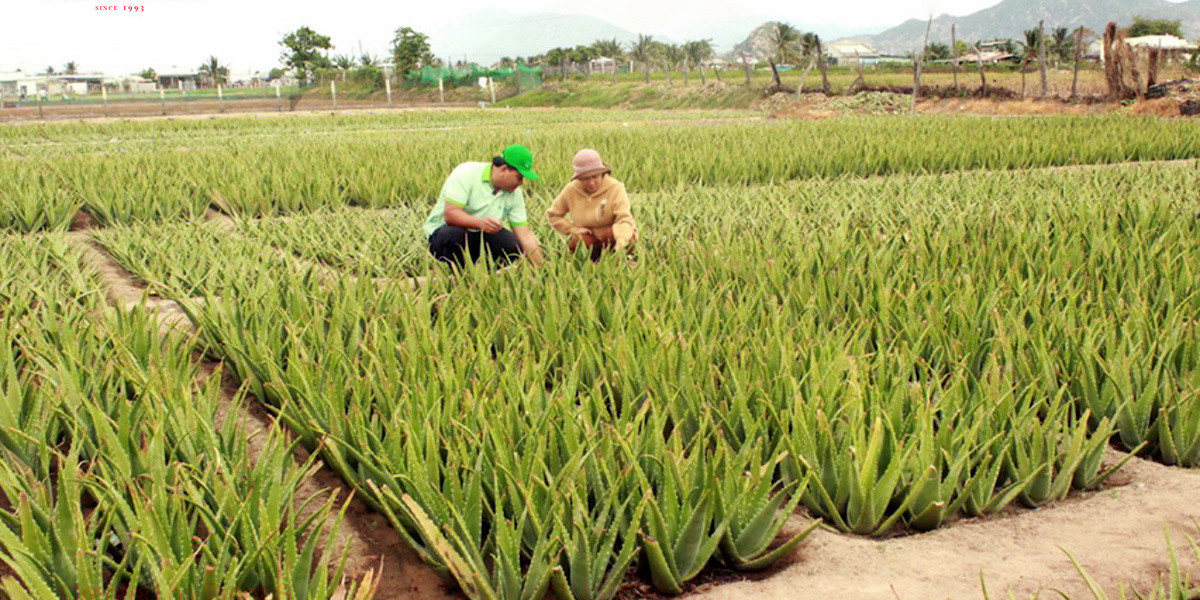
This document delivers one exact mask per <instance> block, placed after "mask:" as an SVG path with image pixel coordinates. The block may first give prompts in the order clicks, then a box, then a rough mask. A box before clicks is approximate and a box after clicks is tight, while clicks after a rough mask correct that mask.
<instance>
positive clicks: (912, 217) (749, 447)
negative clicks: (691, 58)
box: [0, 109, 1200, 600]
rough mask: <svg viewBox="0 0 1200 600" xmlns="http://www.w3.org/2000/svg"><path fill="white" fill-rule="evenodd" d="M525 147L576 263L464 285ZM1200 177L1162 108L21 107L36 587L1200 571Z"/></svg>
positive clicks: (13, 457)
mask: <svg viewBox="0 0 1200 600" xmlns="http://www.w3.org/2000/svg"><path fill="white" fill-rule="evenodd" d="M510 143H521V144H524V145H526V146H528V147H529V148H530V149H531V150H532V151H533V153H534V155H535V161H536V162H535V167H536V168H537V170H538V172H539V173H541V176H542V177H541V180H540V181H537V182H527V183H526V186H525V193H526V197H527V203H528V208H529V214H530V216H531V219H530V225H531V227H532V229H533V231H534V233H535V234H536V235H537V237H538V239H539V240H540V241H541V243H542V246H543V248H544V250H545V252H546V258H547V260H546V261H545V263H544V264H542V265H540V266H533V265H530V264H524V263H522V264H518V265H516V266H514V267H511V268H506V269H503V270H500V271H492V270H490V269H489V268H487V266H486V265H483V264H480V265H474V266H473V267H470V268H467V269H464V270H462V271H458V272H455V273H452V272H451V271H450V270H449V269H448V268H446V267H445V266H444V265H441V264H439V263H437V262H436V261H435V260H433V259H432V257H431V256H430V254H429V251H428V246H427V242H426V239H425V237H424V234H423V232H422V231H421V224H422V222H423V221H424V218H425V215H426V214H427V213H428V211H429V209H430V207H431V206H432V205H433V203H434V201H435V200H436V198H437V193H438V190H439V189H440V188H441V185H442V182H443V180H444V179H445V177H446V175H447V174H449V173H450V171H451V169H453V167H454V166H455V165H456V164H458V163H460V162H464V161H470V160H474V161H483V160H487V159H489V158H490V157H491V156H493V155H496V154H498V153H499V151H500V149H502V148H504V147H505V146H507V145H508V144H510ZM585 147H590V148H595V149H597V150H599V151H600V153H601V154H602V155H603V156H605V157H606V159H607V161H608V162H609V164H610V165H611V166H612V168H613V174H614V176H616V177H617V178H618V179H620V180H621V181H623V182H624V183H625V184H626V186H627V187H628V190H629V192H630V196H631V200H632V205H633V212H634V215H635V216H636V218H637V221H638V226H639V231H640V234H639V235H640V239H639V241H638V244H637V248H636V250H635V252H634V253H633V254H632V255H630V256H625V255H619V254H614V255H609V256H605V257H604V258H602V259H601V260H600V261H598V262H594V263H593V262H591V261H589V260H588V259H587V257H585V256H583V255H582V254H580V255H574V254H571V253H569V252H568V251H567V248H566V244H565V243H564V242H563V240H562V238H561V237H560V236H559V235H558V234H557V233H556V232H555V231H554V230H553V229H551V228H550V226H549V224H548V222H547V221H546V219H545V217H544V214H545V210H546V208H547V207H548V206H549V205H550V202H551V201H552V200H553V199H554V197H555V196H556V195H557V193H558V191H559V189H560V188H561V186H562V185H563V184H565V183H566V182H567V181H568V180H569V179H570V176H571V157H572V156H573V155H574V154H575V152H576V151H577V150H578V149H580V148H585ZM1198 190H1200V122H1197V121H1188V120H1180V119H1159V118H1148V117H1130V116H1126V115H1110V116H1071V117H1019V118H1018V117H1014V118H999V119H997V118H980V117H963V116H957V117H938V116H928V115H924V116H886V117H884V116H879V117H844V118H836V119H827V120H820V121H799V120H785V119H771V118H764V117H763V116H762V115H760V114H756V113H753V112H735V111H710V112H703V111H659V112H654V111H609V110H544V109H528V110H496V109H489V110H410V111H395V112H385V113H378V114H358V115H344V114H342V115H303V116H286V117H278V118H266V117H250V118H247V117H240V118H215V119H193V120H166V119H163V120H144V121H111V122H87V123H83V122H80V123H62V122H60V123H19V124H10V125H3V126H0V306H2V307H3V310H2V312H0V338H2V339H3V342H2V343H0V371H2V372H3V377H2V378H0V454H3V456H2V460H0V598H14V599H16V598H36V599H39V600H41V599H52V598H129V599H134V598H195V599H201V598H203V599H208V598H268V597H271V598H289V599H290V598H296V599H308V598H340V599H346V598H372V597H375V598H413V599H430V598H439V599H440V598H463V597H466V598H471V599H488V600H491V599H524V598H528V599H542V598H551V597H553V598H557V599H560V600H568V599H573V600H585V599H596V600H602V599H609V598H622V599H625V598H645V597H649V598H662V597H668V596H675V595H690V596H693V597H707V598H743V597H744V598H751V597H753V598H831V597H842V598H882V597H888V598H891V597H903V598H943V597H944V598H962V597H973V598H980V597H1019V598H1028V597H1039V595H1040V596H1041V597H1051V596H1053V597H1063V596H1065V597H1071V598H1109V597H1112V598H1116V597H1126V595H1128V597H1155V598H1164V599H1165V598H1172V599H1180V600H1182V599H1186V598H1196V597H1198V596H1200V571H1198V569H1200V565H1198V564H1197V559H1198V558H1200V547H1198V546H1197V542H1196V540H1197V539H1200V535H1198V528H1200V502H1198V501H1197V500H1196V499H1197V498H1200V496H1198V495H1197V494H1200V331H1198V328H1200V191H1198ZM1055 592H1058V593H1055ZM1060 594H1061V595H1060ZM1135 594H1136V595H1137V596H1135Z"/></svg>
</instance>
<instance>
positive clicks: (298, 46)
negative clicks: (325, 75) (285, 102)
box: [279, 27, 333, 85]
mask: <svg viewBox="0 0 1200 600" xmlns="http://www.w3.org/2000/svg"><path fill="white" fill-rule="evenodd" d="M279 45H280V46H283V47H284V48H285V50H284V51H283V53H282V54H281V55H280V56H279V60H281V61H282V62H283V64H284V65H286V66H287V67H289V68H291V69H294V70H295V71H296V78H297V79H299V80H300V85H305V84H307V83H308V78H309V77H310V76H311V75H313V74H314V73H316V70H317V69H323V68H328V67H329V57H328V56H327V55H325V54H322V53H321V52H319V50H325V51H326V52H328V51H329V49H330V48H332V47H333V44H332V43H330V41H329V36H327V35H321V34H319V33H317V32H315V31H313V30H312V29H310V28H308V27H301V28H300V29H297V30H296V31H293V32H291V33H289V34H287V35H285V36H283V39H282V40H280V42H279Z"/></svg>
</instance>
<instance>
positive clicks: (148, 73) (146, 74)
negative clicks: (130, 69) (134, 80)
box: [138, 69, 158, 81]
mask: <svg viewBox="0 0 1200 600" xmlns="http://www.w3.org/2000/svg"><path fill="white" fill-rule="evenodd" d="M138 77H141V78H142V79H149V80H151V81H158V73H156V72H155V71H154V69H146V70H145V71H142V72H140V73H138Z"/></svg>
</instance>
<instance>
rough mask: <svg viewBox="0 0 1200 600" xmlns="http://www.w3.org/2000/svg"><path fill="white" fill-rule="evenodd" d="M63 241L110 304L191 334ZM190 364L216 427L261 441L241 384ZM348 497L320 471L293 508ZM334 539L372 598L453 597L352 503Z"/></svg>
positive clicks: (82, 239)
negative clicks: (208, 393) (212, 391)
mask: <svg viewBox="0 0 1200 600" xmlns="http://www.w3.org/2000/svg"><path fill="white" fill-rule="evenodd" d="M69 239H70V241H71V243H72V244H74V245H75V246H76V247H77V248H79V249H80V250H81V251H82V252H83V254H84V257H85V260H87V261H88V263H89V266H90V267H91V268H93V269H95V270H96V272H98V273H99V274H100V275H101V278H102V283H103V285H104V286H105V288H107V290H108V293H107V296H108V301H109V303H110V304H111V305H113V306H115V307H119V308H125V309H128V308H132V307H138V306H144V307H145V308H146V309H147V310H149V311H151V312H152V313H154V314H155V315H156V317H157V319H158V322H159V324H160V327H161V331H164V332H165V331H168V330H170V329H177V330H180V331H184V332H188V333H195V332H196V327H195V325H194V324H193V323H192V322H191V321H190V320H188V318H187V316H186V315H185V314H184V312H183V310H182V309H181V308H180V307H179V305H178V304H177V303H176V302H174V301H172V300H166V299H162V298H157V297H155V296H154V295H153V294H152V293H150V292H149V291H148V290H147V289H146V288H145V286H144V285H142V284H141V283H140V282H139V281H137V280H136V278H135V277H134V276H133V275H132V274H131V273H129V271H127V270H126V269H125V268H124V267H122V266H121V265H120V264H119V263H118V262H117V261H116V260H115V259H113V257H112V256H111V255H109V254H108V252H107V251H106V250H105V249H104V248H103V247H101V246H100V245H98V244H96V243H95V242H93V241H92V240H90V239H89V238H88V237H87V234H86V233H84V232H75V233H72V234H69ZM193 359H194V360H195V361H197V363H198V366H199V373H200V375H199V381H198V383H203V382H204V381H205V380H207V379H208V378H210V377H213V376H219V377H220V378H221V396H222V401H223V410H222V411H220V412H218V415H217V418H218V425H220V424H221V423H222V422H224V420H225V419H228V418H234V419H236V420H237V423H238V426H239V428H240V429H241V430H242V431H243V432H244V434H245V435H246V437H247V439H249V440H261V439H263V438H264V437H265V432H266V431H267V430H268V429H269V428H270V427H272V425H273V423H274V418H273V417H272V416H271V415H270V414H269V413H268V411H267V410H266V408H265V407H264V406H263V405H262V404H261V403H260V402H258V401H257V400H256V399H252V400H251V401H249V402H246V403H243V404H240V405H239V404H237V403H235V402H234V398H235V397H236V396H237V395H238V394H239V393H240V390H239V388H240V387H241V384H240V382H238V381H237V380H236V378H235V377H234V376H233V375H232V374H231V373H230V372H229V371H228V370H227V369H225V368H223V365H222V364H221V362H219V361H214V360H211V359H207V358H204V357H202V356H194V357H193ZM230 410H234V411H235V412H234V414H233V415H230V414H229V411H230ZM259 451H260V450H259V447H258V446H256V445H255V444H254V442H253V441H252V442H251V444H250V449H249V452H250V455H251V457H253V458H254V459H257V458H258V452H259ZM307 458H308V453H307V452H306V451H305V450H303V449H297V450H296V462H297V464H303V462H304V461H305V460H306V459H307ZM351 495H352V494H351V491H350V490H349V489H348V488H347V487H346V485H345V484H344V483H343V482H342V480H341V478H340V477H338V476H337V475H336V474H335V473H333V472H332V471H331V470H329V469H328V468H326V467H324V466H322V467H321V468H319V469H318V470H317V471H316V472H315V473H314V474H313V475H312V476H311V477H310V478H306V479H304V480H303V483H302V484H301V485H300V487H299V489H297V491H296V497H297V500H298V504H299V505H300V506H301V507H302V510H301V514H303V515H305V516H307V515H309V514H312V512H314V511H315V510H316V509H317V507H319V506H320V505H321V503H322V501H324V500H325V499H327V498H329V497H330V496H332V497H334V498H338V499H342V500H339V503H340V502H342V501H344V499H346V498H348V497H350V496H351ZM335 517H336V515H334V516H331V517H329V518H328V519H327V523H326V525H331V524H332V519H333V518H335ZM338 536H339V541H338V544H337V547H336V548H334V550H333V551H334V552H337V553H341V552H342V551H343V549H344V550H346V551H347V556H348V558H347V564H346V573H347V576H348V577H350V578H352V579H358V580H364V578H366V577H370V581H372V582H375V584H376V585H378V591H377V593H376V594H375V596H374V597H375V598H379V599H398V600H404V599H410V598H421V599H422V600H427V599H436V598H454V597H456V596H454V595H451V594H448V593H447V592H446V591H445V585H444V582H443V581H442V580H441V579H440V578H439V577H438V576H437V575H436V574H435V573H433V571H431V570H430V569H428V568H427V567H426V566H425V565H424V564H422V563H421V561H420V560H419V559H418V558H417V557H416V555H415V554H413V553H412V551H411V550H409V549H408V548H407V547H406V546H405V545H404V543H403V542H402V541H401V539H400V537H399V535H398V534H397V533H396V532H395V530H393V529H392V528H391V526H390V525H389V524H388V522H387V520H386V519H385V518H384V517H383V516H382V515H379V514H378V513H376V512H375V511H373V510H371V509H370V508H369V507H368V506H367V505H366V504H364V503H363V502H362V501H360V500H358V499H357V498H355V499H352V500H351V501H350V505H349V507H348V509H347V510H346V513H345V518H344V521H343V523H342V527H341V528H340V529H339V534H338Z"/></svg>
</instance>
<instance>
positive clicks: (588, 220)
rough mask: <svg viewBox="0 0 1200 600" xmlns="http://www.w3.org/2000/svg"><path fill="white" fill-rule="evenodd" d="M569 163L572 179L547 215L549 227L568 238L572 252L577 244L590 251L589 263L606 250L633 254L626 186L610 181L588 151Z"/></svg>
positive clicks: (632, 227) (597, 155)
mask: <svg viewBox="0 0 1200 600" xmlns="http://www.w3.org/2000/svg"><path fill="white" fill-rule="evenodd" d="M572 163H573V166H574V167H575V175H574V176H573V177H571V182H570V183H568V184H567V185H566V187H564V188H563V190H562V192H559V194H558V197H557V198H555V199H554V203H553V204H551V205H550V208H549V209H548V210H547V211H546V216H547V217H548V218H549V219H550V226H551V227H553V228H554V229H555V230H556V231H558V232H559V233H561V234H563V235H565V236H568V240H567V247H568V248H570V249H571V251H572V252H574V251H575V248H576V247H577V246H578V245H579V244H580V243H583V244H584V245H585V246H587V247H588V248H589V249H591V255H592V260H600V255H601V254H603V252H604V250H608V249H615V250H623V251H626V252H628V251H629V250H632V249H633V244H634V242H636V241H637V234H638V232H637V224H636V223H634V221H633V213H632V212H630V210H629V195H628V194H626V193H625V184H623V183H621V182H620V181H617V180H616V179H613V177H612V175H610V173H611V172H612V170H611V169H609V168H608V166H607V165H605V164H604V161H602V160H600V153H598V152H596V151H595V150H592V149H590V148H585V149H583V150H580V151H579V152H577V153H576V154H575V159H574V161H572ZM568 215H569V216H570V219H569V220H568V219H567V216H568Z"/></svg>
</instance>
